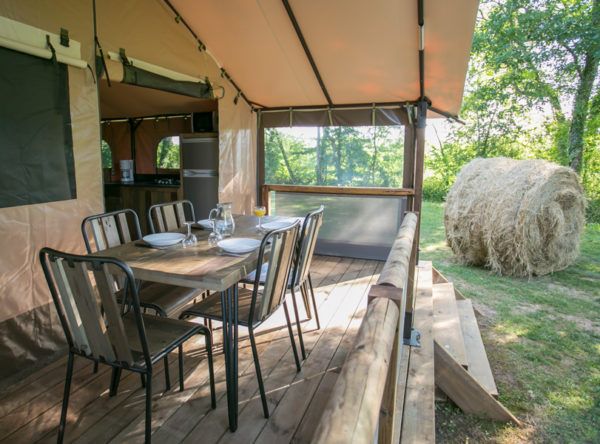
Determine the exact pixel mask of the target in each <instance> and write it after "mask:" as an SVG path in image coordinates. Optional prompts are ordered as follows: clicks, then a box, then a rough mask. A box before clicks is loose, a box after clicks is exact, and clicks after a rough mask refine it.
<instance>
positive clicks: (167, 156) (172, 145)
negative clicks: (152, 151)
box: [156, 136, 179, 169]
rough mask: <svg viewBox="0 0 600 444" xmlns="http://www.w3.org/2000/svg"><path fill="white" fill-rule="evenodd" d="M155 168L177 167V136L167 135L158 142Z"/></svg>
mask: <svg viewBox="0 0 600 444" xmlns="http://www.w3.org/2000/svg"><path fill="white" fill-rule="evenodd" d="M156 168H165V169H167V168H169V169H176V168H179V137H178V136H169V137H165V138H164V139H162V140H161V141H160V142H158V145H157V147H156Z"/></svg>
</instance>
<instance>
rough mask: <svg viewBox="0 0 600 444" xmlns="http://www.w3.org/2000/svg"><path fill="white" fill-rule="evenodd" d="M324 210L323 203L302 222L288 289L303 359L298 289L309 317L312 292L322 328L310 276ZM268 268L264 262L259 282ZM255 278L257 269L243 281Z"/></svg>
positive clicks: (252, 280) (249, 281) (304, 352)
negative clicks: (290, 294)
mask: <svg viewBox="0 0 600 444" xmlns="http://www.w3.org/2000/svg"><path fill="white" fill-rule="evenodd" d="M323 210H324V207H323V205H321V206H320V207H319V209H318V210H316V211H312V212H310V213H308V214H307V215H306V217H305V218H304V222H303V223H302V229H301V230H300V237H299V239H298V245H297V250H296V256H295V260H294V266H293V269H292V274H291V276H290V279H289V281H288V287H287V288H288V290H290V291H291V293H292V304H293V306H294V315H295V316H296V326H297V329H298V341H299V342H300V350H301V352H302V359H306V350H305V348H304V340H303V338H302V327H301V325H300V316H299V314H298V304H297V302H296V290H300V294H301V295H302V300H303V302H304V308H305V310H306V315H307V316H308V318H309V319H312V313H311V309H310V301H309V294H310V296H311V299H312V303H313V309H314V312H315V320H316V322H317V329H320V328H321V321H320V320H319V313H318V311H317V301H316V299H315V291H314V289H313V285H312V280H311V277H310V265H311V263H312V258H313V255H314V252H315V246H316V244H317V237H318V235H319V230H320V229H321V225H322V224H323ZM267 269H268V264H263V266H262V268H261V273H260V277H259V282H260V284H261V285H264V282H265V278H266V271H267ZM255 279H256V271H253V272H252V273H250V274H249V275H248V276H246V278H245V279H244V280H243V281H242V282H244V283H253V282H254V281H255Z"/></svg>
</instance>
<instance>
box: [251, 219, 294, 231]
mask: <svg viewBox="0 0 600 444" xmlns="http://www.w3.org/2000/svg"><path fill="white" fill-rule="evenodd" d="M297 220H298V219H297V218H292V217H289V218H286V219H279V220H274V221H273V222H265V223H263V224H262V227H263V229H265V230H269V231H270V230H279V229H280V228H285V227H289V226H290V225H294V223H295V222H296V221H297ZM256 227H257V228H258V225H257V226H256Z"/></svg>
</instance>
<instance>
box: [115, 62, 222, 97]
mask: <svg viewBox="0 0 600 444" xmlns="http://www.w3.org/2000/svg"><path fill="white" fill-rule="evenodd" d="M123 83H127V84H129V85H135V86H142V87H145V88H153V89H158V90H161V91H169V92H172V93H176V94H182V95H185V96H190V97H197V98H199V99H212V98H213V97H214V96H213V91H212V87H211V85H210V84H209V83H202V82H197V83H196V82H185V81H177V80H173V79H169V78H168V77H165V76H161V75H159V74H154V73H153V72H150V71H146V70H143V69H141V68H138V67H136V66H132V65H127V64H123Z"/></svg>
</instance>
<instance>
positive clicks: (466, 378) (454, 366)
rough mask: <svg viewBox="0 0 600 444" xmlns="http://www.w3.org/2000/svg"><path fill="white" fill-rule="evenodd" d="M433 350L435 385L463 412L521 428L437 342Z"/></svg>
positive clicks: (516, 420)
mask: <svg viewBox="0 0 600 444" xmlns="http://www.w3.org/2000/svg"><path fill="white" fill-rule="evenodd" d="M434 350H435V383H436V384H437V386H438V387H439V388H441V389H442V390H443V391H444V393H446V395H448V397H449V398H450V399H452V401H454V402H455V403H456V405H458V406H459V407H460V408H461V410H462V411H463V412H465V413H470V414H473V415H477V416H484V417H486V418H490V419H493V420H496V421H503V422H513V423H514V424H516V425H518V426H520V425H521V422H520V421H519V420H518V419H517V418H516V417H515V416H514V415H513V414H512V413H511V412H510V411H508V409H507V408H506V407H504V406H503V405H502V404H501V403H500V402H499V401H497V400H496V399H494V397H493V396H492V395H490V394H489V393H488V392H487V390H486V389H485V388H483V387H482V386H481V384H479V382H477V380H476V379H475V378H474V377H473V376H472V375H471V374H470V373H469V372H468V371H466V370H465V369H464V368H463V367H462V366H461V365H460V364H459V363H458V362H456V361H455V360H454V358H453V357H452V356H451V355H450V353H448V352H447V351H446V350H445V349H444V347H443V346H441V345H440V344H438V343H437V341H434Z"/></svg>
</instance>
